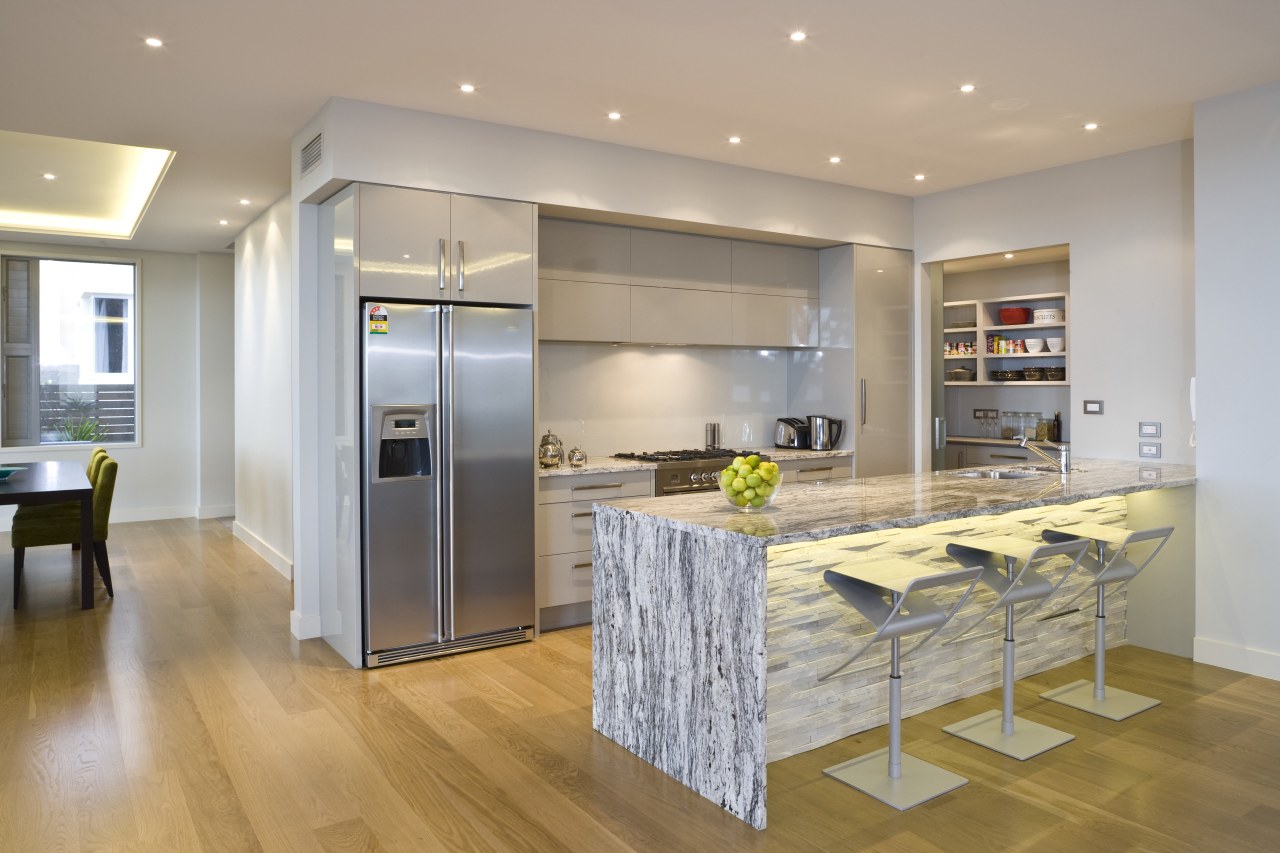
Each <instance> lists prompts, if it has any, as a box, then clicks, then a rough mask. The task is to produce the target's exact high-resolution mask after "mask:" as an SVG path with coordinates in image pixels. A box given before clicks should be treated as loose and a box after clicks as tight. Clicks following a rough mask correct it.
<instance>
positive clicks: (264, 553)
mask: <svg viewBox="0 0 1280 853" xmlns="http://www.w3.org/2000/svg"><path fill="white" fill-rule="evenodd" d="M231 532H232V533H234V534H235V537H236V538H237V539H239V540H240V541H241V542H243V543H244V544H246V545H248V546H249V548H250V549H252V551H253V553H255V554H257V555H258V556H259V557H261V558H262V559H264V560H266V561H267V563H268V564H269V565H270V566H271V568H273V569H275V570H276V571H277V572H279V573H280V574H282V575H284V577H285V579H286V580H293V561H292V560H290V559H289V558H288V557H286V556H285V555H284V554H281V553H280V552H279V551H277V550H276V549H275V548H272V547H271V546H270V545H268V544H267V543H266V542H264V541H262V539H260V538H259V537H258V536H257V534H255V533H253V532H252V531H251V530H249V529H247V528H246V527H245V526H244V525H242V524H241V523H240V522H238V521H237V522H235V523H233V524H232V525H231ZM319 621H320V620H319V618H318V617H317V618H316V623H317V627H318V626H319ZM295 634H296V632H295ZM311 636H315V635H314V634H313V635H311Z"/></svg>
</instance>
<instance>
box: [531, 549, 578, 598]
mask: <svg viewBox="0 0 1280 853" xmlns="http://www.w3.org/2000/svg"><path fill="white" fill-rule="evenodd" d="M537 573H538V577H537V583H538V607H540V608H542V607H558V606H559V605H561V604H577V603H578V602H581V601H590V600H591V551H589V550H588V551H575V552H574V553H572V554H557V555H555V556H551V557H539V558H538V562H537Z"/></svg>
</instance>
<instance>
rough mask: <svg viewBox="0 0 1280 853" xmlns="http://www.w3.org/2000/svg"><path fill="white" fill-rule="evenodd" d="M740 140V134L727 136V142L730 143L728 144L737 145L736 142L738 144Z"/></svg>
mask: <svg viewBox="0 0 1280 853" xmlns="http://www.w3.org/2000/svg"><path fill="white" fill-rule="evenodd" d="M741 141H742V137H741V136H730V137H729V144H730V145H737V144H738V143H739V142H741Z"/></svg>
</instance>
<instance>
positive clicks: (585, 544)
mask: <svg viewBox="0 0 1280 853" xmlns="http://www.w3.org/2000/svg"><path fill="white" fill-rule="evenodd" d="M591 504H592V501H571V502H569V503H562V504H545V505H543V506H540V507H538V513H537V527H536V530H535V532H534V547H536V548H537V552H538V556H540V557H541V556H546V555H547V554H568V553H569V552H571V551H590V550H591Z"/></svg>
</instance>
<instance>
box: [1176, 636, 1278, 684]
mask: <svg viewBox="0 0 1280 853" xmlns="http://www.w3.org/2000/svg"><path fill="white" fill-rule="evenodd" d="M1194 659H1195V661H1196V663H1207V664H1211V665H1213V666H1220V667H1222V668H1223V669H1231V670H1235V671H1236V672H1243V673H1245V674H1247V675H1256V676H1258V677H1260V678H1270V679H1271V680H1273V681H1280V653H1277V652H1272V651H1268V650H1266V649H1254V648H1250V647H1248V646H1242V645H1239V644H1237V643H1224V642H1222V641H1221V640H1210V639H1207V638H1205V637H1196V639H1195V658H1194Z"/></svg>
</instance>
